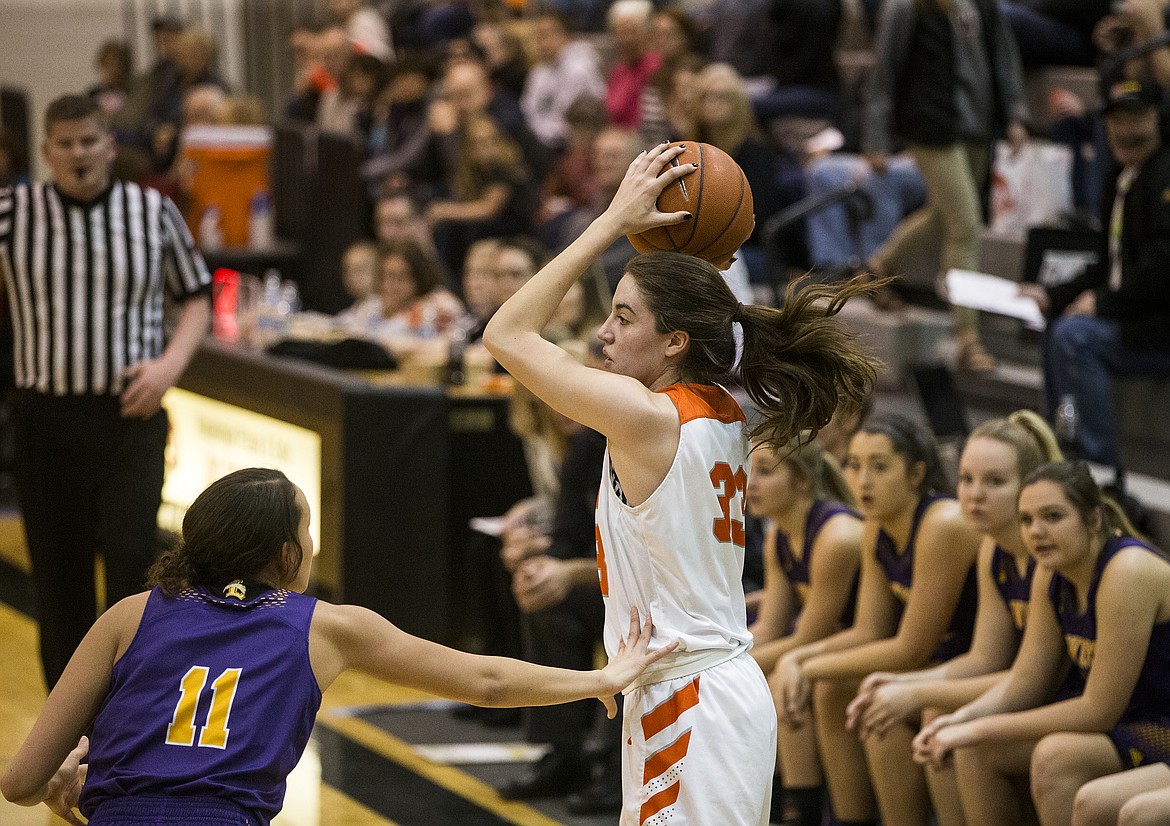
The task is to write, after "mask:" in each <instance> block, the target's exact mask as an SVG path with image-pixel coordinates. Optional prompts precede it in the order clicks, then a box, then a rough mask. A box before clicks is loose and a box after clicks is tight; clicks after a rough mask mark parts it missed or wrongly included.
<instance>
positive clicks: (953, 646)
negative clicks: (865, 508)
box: [874, 496, 978, 662]
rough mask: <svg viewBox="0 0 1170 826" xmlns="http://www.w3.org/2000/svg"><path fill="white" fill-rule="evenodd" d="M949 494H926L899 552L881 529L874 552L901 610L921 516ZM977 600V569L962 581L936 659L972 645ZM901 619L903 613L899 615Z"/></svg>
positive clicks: (911, 576) (906, 598) (942, 659)
mask: <svg viewBox="0 0 1170 826" xmlns="http://www.w3.org/2000/svg"><path fill="white" fill-rule="evenodd" d="M951 498H953V497H950V496H924V497H922V499H920V500H919V502H918V507H916V508H915V509H914V520H913V522H912V523H911V525H910V538H909V540H907V542H906V550H904V551H902V553H898V548H897V547H896V546H895V545H894V540H893V539H892V538H891V537H890V535H889V534H888V533H886V532H885V531H884V530H880V529H879V530H878V535H877V539H876V541H875V542H874V552H875V556H876V557H877V561H878V564H879V565H881V566H882V570H883V571H885V573H886V579H887V580H889V583H890V590H891V591H892V592H893V594H894V596H895V597H896V598H897V600H898V603H899V610H900V611H901V610H905V608H906V603H907V602H908V601H909V600H910V589H911V587H912V586H913V579H914V544H915V542H917V540H918V528H919V526H920V525H921V524H922V517H923V516H925V515H926V511H927V510H929V509H930V506H931V505H933V504H934V503H935V502H939V501H942V500H944V499H951ZM977 603H978V589H977V585H976V582H975V568H974V566H972V567H971V569H970V570H968V571H967V578H966V579H965V580H964V582H963V591H962V593H960V594H959V602H958V604H957V605H956V606H955V613H954V614H953V615H952V616H951V621H950V624H949V625H948V626H947V633H946V636H944V637H943V639H942V642H940V643H939V645H938V648H936V649H935V651H934V654H933V655H932V660H933V661H934V662H946V661H947V660H950V659H954V658H955V657H957V656H959V655H960V654H962V653H963V652H965V651H966V650H967V649H968V648H970V647H971V635H972V634H973V633H974V631H975V608H976V605H977ZM899 621H901V616H900V615H899Z"/></svg>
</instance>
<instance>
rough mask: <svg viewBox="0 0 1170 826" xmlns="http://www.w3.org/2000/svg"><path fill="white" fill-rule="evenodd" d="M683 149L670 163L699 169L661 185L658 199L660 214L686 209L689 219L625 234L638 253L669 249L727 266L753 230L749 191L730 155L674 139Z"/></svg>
mask: <svg viewBox="0 0 1170 826" xmlns="http://www.w3.org/2000/svg"><path fill="white" fill-rule="evenodd" d="M678 143H681V144H684V145H685V147H686V149H685V150H684V151H683V152H682V154H680V155H679V156H678V157H677V158H675V159H673V160H672V161H671V163H672V165H675V166H680V165H684V164H691V163H695V164H698V165H699V168H698V169H696V170H694V171H693V172H691V173H690V174H687V175H684V176H682V177H681V178H679V179H678V180H677V181H675V182H674V183H672V184H671V185H670V186H668V187H666V189H664V190H663V191H662V194H661V195H659V196H658V209H659V210H660V211H662V212H679V211H682V210H686V211H688V212H690V213H691V214H692V215H694V218H693V219H692V220H690V221H683V222H682V223H679V224H671V225H670V226H665V227H654V228H653V229H648V230H645V231H643V232H638V233H631V234H630V235H629V236H627V237H628V238H629V239H630V243H631V244H633V245H634V249H636V250H637V251H638V252H649V251H651V250H673V251H674V252H684V253H686V254H687V255H693V256H695V257H696V258H702V259H703V260H705V261H710V262H711V263H712V264H715V265H717V266H719V265H723V264H726V263H727V261H728V259H730V258H731V256H733V255H734V254H735V251H736V250H737V249H739V247H740V245H742V244H743V242H744V241H746V240H747V239H748V236H749V235H751V234H752V229H753V228H754V227H755V225H756V222H755V214H754V212H753V206H754V205H753V202H752V188H751V187H750V186H749V185H748V181H747V177H746V176H745V175H744V174H743V170H742V169H740V168H739V164H737V163H736V162H735V161H734V160H732V158H731V156H730V155H728V154H727V153H726V152H724V151H723V150H722V149H719V148H718V147H715V146H712V145H711V144H709V143H699V142H698V141H679V142H677V143H676V144H672V145H677V144H678Z"/></svg>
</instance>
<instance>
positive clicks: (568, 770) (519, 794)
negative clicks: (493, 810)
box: [499, 751, 590, 800]
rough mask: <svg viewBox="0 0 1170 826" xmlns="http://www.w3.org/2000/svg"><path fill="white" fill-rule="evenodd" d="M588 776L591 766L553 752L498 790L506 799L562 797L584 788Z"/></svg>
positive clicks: (578, 759)
mask: <svg viewBox="0 0 1170 826" xmlns="http://www.w3.org/2000/svg"><path fill="white" fill-rule="evenodd" d="M589 776H590V773H589V766H588V764H587V763H585V762H583V761H582V760H581V758H580V757H577V756H572V757H570V756H569V755H567V754H564V753H562V752H556V751H551V752H549V753H548V754H546V755H545V756H544V757H542V758H540V759H539V760H537V761H536V763H535V764H534V765H533V766H532V768H531V769H529V770H528V771H527V772H525V773H524V775H522V776H521V777H519V778H517V779H516V780H513V781H512V782H511V783H508V784H507V785H505V786H503V787H502V788H501V789H499V793H500V797H502V798H504V799H505V800H536V799H538V798H543V797H563V796H564V795H567V794H569V793H570V792H575V791H577V790H579V789H582V788H584V786H585V784H586V783H588V782H589Z"/></svg>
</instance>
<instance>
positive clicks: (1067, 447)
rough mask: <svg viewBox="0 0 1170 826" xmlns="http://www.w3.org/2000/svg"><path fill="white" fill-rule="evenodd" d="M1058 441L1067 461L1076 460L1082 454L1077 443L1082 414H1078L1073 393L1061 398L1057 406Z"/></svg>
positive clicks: (1055, 425)
mask: <svg viewBox="0 0 1170 826" xmlns="http://www.w3.org/2000/svg"><path fill="white" fill-rule="evenodd" d="M1052 429H1053V431H1054V432H1055V434H1056V440H1057V442H1059V443H1060V449H1061V451H1062V452H1063V453H1064V458H1065V459H1075V458H1077V457H1078V455H1079V453H1080V445H1079V443H1078V441H1077V439H1078V437H1079V435H1080V434H1079V430H1080V414H1079V413H1078V412H1077V400H1076V397H1075V396H1074V395H1073V394H1072V393H1065V394H1064V395H1063V396H1061V397H1060V404H1058V405H1057V406H1056V421H1055V422H1054V423H1053V428H1052Z"/></svg>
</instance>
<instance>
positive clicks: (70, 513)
mask: <svg viewBox="0 0 1170 826" xmlns="http://www.w3.org/2000/svg"><path fill="white" fill-rule="evenodd" d="M14 408H15V409H14V413H15V416H14V432H15V436H16V450H15V456H14V457H13V458H14V461H13V471H14V477H15V481H16V488H17V496H18V501H19V504H20V510H21V516H22V518H23V520H24V530H25V536H26V539H27V541H28V549H29V557H30V559H31V561H32V569H33V584H34V586H35V589H36V605H37V618H38V620H39V623H40V636H41V663H42V665H43V666H44V672H45V682H46V683H47V684H48V686H49V688H52V687H53V686H54V685H55V684H56V682H57V680H58V678H60V676H61V672H62V671H64V670H65V665H66V663H68V662H69V658H70V657H71V656H72V655H73V652H74V650H75V649H76V648H77V646H78V644H79V643H80V642H81V640H82V638H83V637H84V636H85V634H86V632H87V631H88V630H89V628H90V626H91V625H93V623H94V621H95V620H96V619H97V596H96V595H97V589H96V580H95V572H94V560H95V556H96V554H98V553H100V554H101V555H102V558H103V561H104V563H105V589H106V604H107V605H113V604H114V603H115V602H117V601H118V600H120V599H122V598H123V597H126V596H129V595H131V594H134V593H138V592H139V591H141V590H143V587H144V585H145V580H146V571H147V569H148V568H149V567H150V565H151V563H152V562H153V561H154V556H155V551H156V546H157V539H158V509H159V504H160V501H161V498H162V482H163V451H164V449H165V447H166V440H167V415H166V411H161V410H160V411H159V412H158V413H156V414H155V415H154V416H152V417H151V418H149V419H146V420H143V419H124V418H122V416H121V414H120V413H119V403H118V399H117V398H116V397H111V396H66V397H54V396H48V395H43V394H40V393H35V392H30V391H18V392H17V394H16V399H15V405H14Z"/></svg>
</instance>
